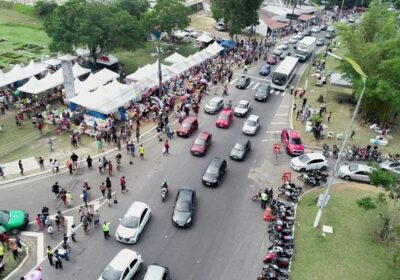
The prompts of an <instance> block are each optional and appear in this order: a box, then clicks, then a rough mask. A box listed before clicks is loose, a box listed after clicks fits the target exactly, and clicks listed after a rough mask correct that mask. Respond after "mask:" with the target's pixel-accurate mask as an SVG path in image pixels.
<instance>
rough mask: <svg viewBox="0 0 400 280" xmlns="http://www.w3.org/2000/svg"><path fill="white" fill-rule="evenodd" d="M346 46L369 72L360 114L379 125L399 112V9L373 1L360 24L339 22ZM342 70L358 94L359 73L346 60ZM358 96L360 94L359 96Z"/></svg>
mask: <svg viewBox="0 0 400 280" xmlns="http://www.w3.org/2000/svg"><path fill="white" fill-rule="evenodd" d="M339 29H340V35H341V38H343V41H344V43H345V45H346V47H347V50H348V53H347V54H346V56H348V57H351V58H352V59H354V60H355V61H357V62H358V63H359V64H360V66H361V68H362V69H363V70H364V72H365V73H367V75H368V84H367V89H366V92H365V99H363V103H362V107H361V116H362V117H364V118H369V119H377V120H378V121H379V124H380V126H383V125H384V124H386V123H388V122H390V121H391V120H393V118H394V117H395V116H396V115H397V114H398V113H400V83H399V82H398V73H399V72H398V71H400V48H399V47H398V46H399V45H400V32H399V21H398V20H397V13H395V12H393V11H389V10H388V8H387V6H385V5H383V4H378V3H376V2H372V3H371V4H370V6H369V9H368V12H366V13H364V15H363V17H362V20H361V22H360V23H359V24H357V25H339ZM340 68H341V70H342V71H343V72H344V73H345V74H346V76H347V77H348V78H349V79H350V80H351V81H352V83H353V88H354V90H355V92H357V93H358V94H359V93H360V92H361V88H362V87H363V83H362V81H361V80H360V79H359V75H358V74H357V73H356V72H355V71H354V69H353V68H352V67H351V65H350V64H348V63H346V62H345V61H343V62H342V63H341V65H340ZM356 97H357V98H358V96H356Z"/></svg>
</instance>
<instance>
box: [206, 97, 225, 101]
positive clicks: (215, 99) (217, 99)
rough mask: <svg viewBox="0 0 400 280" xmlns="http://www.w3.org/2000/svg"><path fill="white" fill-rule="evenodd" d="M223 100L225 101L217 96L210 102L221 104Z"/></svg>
mask: <svg viewBox="0 0 400 280" xmlns="http://www.w3.org/2000/svg"><path fill="white" fill-rule="evenodd" d="M221 100H223V99H222V97H219V96H215V97H213V98H211V99H210V101H214V102H219V101H221ZM210 101H209V102H210Z"/></svg>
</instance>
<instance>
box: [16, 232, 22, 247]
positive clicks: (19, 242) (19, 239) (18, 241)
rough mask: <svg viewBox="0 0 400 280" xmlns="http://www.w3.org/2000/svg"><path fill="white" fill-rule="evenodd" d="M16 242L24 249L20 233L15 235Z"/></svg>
mask: <svg viewBox="0 0 400 280" xmlns="http://www.w3.org/2000/svg"><path fill="white" fill-rule="evenodd" d="M15 244H17V247H18V248H19V249H22V242H21V237H20V236H19V235H16V236H15Z"/></svg>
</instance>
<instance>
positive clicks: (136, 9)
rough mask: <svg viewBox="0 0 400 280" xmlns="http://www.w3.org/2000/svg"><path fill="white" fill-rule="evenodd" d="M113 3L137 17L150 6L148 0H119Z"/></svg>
mask: <svg viewBox="0 0 400 280" xmlns="http://www.w3.org/2000/svg"><path fill="white" fill-rule="evenodd" d="M113 4H114V5H116V6H117V7H119V8H121V9H122V10H125V11H127V12H128V13H129V14H130V15H131V16H134V17H135V18H137V19H139V18H140V16H141V15H142V14H143V13H144V12H146V11H147V10H148V9H149V8H150V4H149V2H148V1H147V0H117V1H115V2H113Z"/></svg>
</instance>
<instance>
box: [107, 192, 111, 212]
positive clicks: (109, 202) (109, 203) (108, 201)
mask: <svg viewBox="0 0 400 280" xmlns="http://www.w3.org/2000/svg"><path fill="white" fill-rule="evenodd" d="M111 198H112V191H111V188H110V189H107V204H108V207H111Z"/></svg>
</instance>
